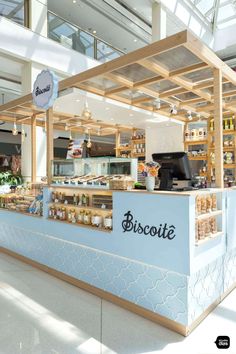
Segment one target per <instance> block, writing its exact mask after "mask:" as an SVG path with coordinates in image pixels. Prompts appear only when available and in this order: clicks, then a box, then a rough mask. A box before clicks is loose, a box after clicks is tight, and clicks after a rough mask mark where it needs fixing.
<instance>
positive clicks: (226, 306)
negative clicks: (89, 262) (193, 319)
mask: <svg viewBox="0 0 236 354" xmlns="http://www.w3.org/2000/svg"><path fill="white" fill-rule="evenodd" d="M218 335H228V336H230V338H231V347H230V349H228V350H223V352H226V353H235V354H236V291H234V292H232V293H231V294H230V295H229V296H228V297H227V298H226V299H225V300H224V301H223V302H222V303H221V304H220V305H219V306H218V307H217V308H216V309H215V311H214V312H212V313H211V314H210V315H209V316H208V317H207V319H205V321H204V322H203V323H202V324H201V325H200V326H199V327H198V328H197V329H196V330H195V331H194V332H193V333H192V334H191V335H190V336H189V337H187V338H184V337H182V336H180V335H178V334H176V333H174V332H171V331H169V330H167V329H165V328H163V327H161V326H159V325H156V324H154V323H152V322H149V321H147V320H145V319H143V318H141V317H139V316H136V315H134V314H132V313H130V312H128V311H126V310H123V309H121V308H119V307H117V306H115V305H113V304H110V303H108V302H106V301H104V300H103V301H102V300H101V299H100V298H97V297H96V296H93V295H91V294H89V293H86V292H85V291H82V290H80V289H77V288H75V287H73V286H71V285H69V284H67V283H64V282H63V281H60V280H58V279H56V278H54V277H51V276H49V275H48V274H46V273H44V272H41V271H38V270H36V269H35V268H32V267H30V266H28V265H26V264H24V263H21V262H19V261H17V260H16V259H14V258H11V257H8V256H6V255H4V254H1V253H0V354H75V353H77V354H78V353H81V354H115V353H118V354H154V353H159V352H162V353H169V354H180V353H181V354H185V353H186V354H195V353H196V354H213V353H220V352H221V350H219V349H217V348H216V346H215V344H214V341H215V339H216V337H217V336H218Z"/></svg>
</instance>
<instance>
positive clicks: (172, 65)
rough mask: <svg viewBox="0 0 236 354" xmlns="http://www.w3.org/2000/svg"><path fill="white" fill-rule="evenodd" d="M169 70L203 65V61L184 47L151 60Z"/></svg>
mask: <svg viewBox="0 0 236 354" xmlns="http://www.w3.org/2000/svg"><path fill="white" fill-rule="evenodd" d="M151 60H153V61H154V62H157V63H158V64H160V65H161V66H162V67H163V68H165V69H167V70H170V71H171V70H177V69H180V68H183V67H185V66H190V65H193V64H197V63H201V60H200V59H199V58H198V57H197V56H195V55H194V54H192V53H191V52H190V51H189V50H188V49H186V48H184V47H182V46H181V47H178V48H174V49H171V50H169V51H168V52H164V53H161V54H158V55H155V56H154V57H152V58H151Z"/></svg>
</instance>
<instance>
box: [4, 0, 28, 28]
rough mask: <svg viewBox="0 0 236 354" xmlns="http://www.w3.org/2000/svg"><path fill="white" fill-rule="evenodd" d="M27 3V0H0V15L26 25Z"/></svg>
mask: <svg viewBox="0 0 236 354" xmlns="http://www.w3.org/2000/svg"><path fill="white" fill-rule="evenodd" d="M28 4H29V2H28V0H0V16H3V17H6V18H8V19H9V20H11V21H14V22H16V23H18V24H20V25H22V26H27V24H28V18H27V13H28Z"/></svg>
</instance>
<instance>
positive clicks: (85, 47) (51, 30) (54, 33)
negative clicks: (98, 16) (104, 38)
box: [48, 13, 94, 58]
mask: <svg viewBox="0 0 236 354" xmlns="http://www.w3.org/2000/svg"><path fill="white" fill-rule="evenodd" d="M48 37H49V38H51V39H53V40H54V41H57V42H59V43H61V44H62V45H63V46H64V47H67V48H71V49H74V50H76V51H77V52H80V53H83V54H85V55H87V56H89V57H92V58H94V37H93V36H92V35H90V34H89V33H87V32H84V31H82V30H80V29H79V28H78V27H76V26H74V25H72V24H70V23H69V22H66V21H64V20H63V19H61V18H60V17H58V16H56V15H54V14H52V13H49V15H48Z"/></svg>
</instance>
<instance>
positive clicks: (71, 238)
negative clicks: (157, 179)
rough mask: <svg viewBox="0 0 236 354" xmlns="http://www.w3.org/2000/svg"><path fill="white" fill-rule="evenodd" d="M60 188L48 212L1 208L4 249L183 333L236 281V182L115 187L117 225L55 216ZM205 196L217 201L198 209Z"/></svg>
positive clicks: (48, 198) (47, 193) (0, 231)
mask: <svg viewBox="0 0 236 354" xmlns="http://www.w3.org/2000/svg"><path fill="white" fill-rule="evenodd" d="M56 188H57V187H50V188H45V189H44V215H43V217H41V218H39V217H31V216H27V215H22V214H19V213H12V212H11V211H8V210H1V211H0V250H1V251H2V252H7V253H10V254H12V255H14V256H16V257H18V258H20V259H22V260H24V261H26V262H30V263H31V264H33V265H35V266H37V267H40V268H41V269H43V270H45V271H47V272H49V273H51V274H53V275H55V276H58V277H60V278H62V279H64V280H66V281H68V282H70V283H73V284H75V285H77V286H79V287H82V288H83V289H85V290H88V291H90V292H92V293H94V294H96V295H98V296H100V297H103V298H105V299H107V300H109V301H113V302H115V303H116V304H118V305H121V306H123V307H125V308H128V309H129V310H131V311H134V312H136V313H138V314H140V315H142V316H145V317H147V318H149V319H151V320H153V321H156V322H158V323H161V324H163V325H164V326H167V327H169V328H171V329H173V330H175V331H177V332H179V333H181V334H183V335H188V334H189V333H190V332H191V330H192V329H193V328H194V327H195V326H196V325H197V324H199V323H200V321H201V320H202V319H203V318H204V317H205V316H206V315H207V314H208V313H209V312H210V311H211V310H212V309H213V308H214V307H215V306H216V305H217V304H218V303H219V302H220V301H221V300H222V298H223V297H224V296H225V295H226V294H227V293H229V292H230V291H231V290H232V289H233V288H234V287H235V285H236V222H235V213H236V189H235V190H234V189H229V190H220V189H205V190H199V191H194V192H152V193H149V192H146V191H109V192H110V193H111V194H112V199H113V229H112V230H110V231H109V230H104V229H100V228H96V227H93V228H92V227H85V226H84V225H78V224H71V223H68V222H64V221H59V220H51V219H48V213H49V206H50V203H51V193H52V191H53V190H54V189H56ZM63 188H64V189H65V190H67V191H68V190H70V187H63ZM71 190H72V189H71ZM74 190H75V188H73V191H74ZM76 190H77V192H78V191H80V190H79V188H76ZM73 191H71V193H72V195H73V193H74V192H73ZM199 196H200V200H201V197H203V198H202V200H203V211H204V208H205V204H204V203H205V202H206V200H207V198H208V200H210V199H209V198H210V197H212V196H214V198H215V199H214V202H215V206H214V208H213V205H212V204H211V203H212V202H209V203H210V204H208V210H206V212H204V213H200V214H198V213H196V209H197V205H196V203H199ZM204 197H206V198H205V201H204ZM209 207H210V210H209ZM78 208H80V207H78ZM91 209H93V208H91ZM213 209H214V210H213ZM13 215H14V216H13ZM203 225H204V226H203ZM202 228H204V232H205V235H207V236H205V235H203V234H202ZM209 228H210V229H209ZM212 228H213V229H212ZM196 233H198V237H197V235H196ZM199 238H200V239H199Z"/></svg>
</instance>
